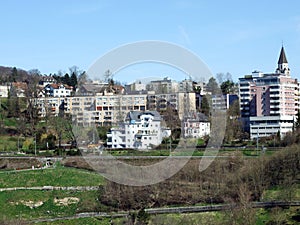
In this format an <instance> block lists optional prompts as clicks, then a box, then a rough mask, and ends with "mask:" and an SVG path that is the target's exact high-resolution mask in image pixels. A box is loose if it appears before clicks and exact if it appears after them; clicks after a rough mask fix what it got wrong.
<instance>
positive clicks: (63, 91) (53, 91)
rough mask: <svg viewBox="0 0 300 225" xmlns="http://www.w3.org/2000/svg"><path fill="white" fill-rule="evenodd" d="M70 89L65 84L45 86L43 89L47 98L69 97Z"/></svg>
mask: <svg viewBox="0 0 300 225" xmlns="http://www.w3.org/2000/svg"><path fill="white" fill-rule="evenodd" d="M72 89H73V88H72V87H71V86H68V85H66V84H47V85H46V86H45V88H44V90H45V94H46V96H48V97H59V98H60V97H69V96H71V93H72Z"/></svg>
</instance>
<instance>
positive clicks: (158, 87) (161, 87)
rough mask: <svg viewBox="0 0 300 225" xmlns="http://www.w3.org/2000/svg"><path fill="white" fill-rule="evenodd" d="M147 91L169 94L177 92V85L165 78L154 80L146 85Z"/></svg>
mask: <svg viewBox="0 0 300 225" xmlns="http://www.w3.org/2000/svg"><path fill="white" fill-rule="evenodd" d="M147 90H148V91H154V92H155V93H157V94H169V93H175V92H177V91H178V83H177V82H176V81H173V80H171V79H170V78H168V77H165V78H164V79H163V80H154V81H151V82H150V83H149V84H148V85H147Z"/></svg>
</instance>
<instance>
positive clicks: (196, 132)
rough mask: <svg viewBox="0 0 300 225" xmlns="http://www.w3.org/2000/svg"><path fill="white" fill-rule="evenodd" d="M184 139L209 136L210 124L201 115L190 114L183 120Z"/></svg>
mask: <svg viewBox="0 0 300 225" xmlns="http://www.w3.org/2000/svg"><path fill="white" fill-rule="evenodd" d="M182 129H183V137H184V138H202V137H204V136H207V135H209V134H210V122H209V120H208V117H207V116H205V115H204V114H203V113H192V114H190V115H189V116H187V117H185V118H184V120H183V126H182Z"/></svg>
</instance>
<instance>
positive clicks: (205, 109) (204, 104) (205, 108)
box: [201, 95, 210, 116]
mask: <svg viewBox="0 0 300 225" xmlns="http://www.w3.org/2000/svg"><path fill="white" fill-rule="evenodd" d="M209 111H210V104H209V97H208V96H207V95H204V96H203V97H202V101H201V112H202V113H204V114H205V115H206V116H209Z"/></svg>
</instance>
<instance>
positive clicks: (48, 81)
mask: <svg viewBox="0 0 300 225" xmlns="http://www.w3.org/2000/svg"><path fill="white" fill-rule="evenodd" d="M55 83H56V80H55V79H54V78H53V77H52V76H42V77H41V79H40V81H39V85H40V86H42V87H46V86H47V85H49V84H55Z"/></svg>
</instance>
